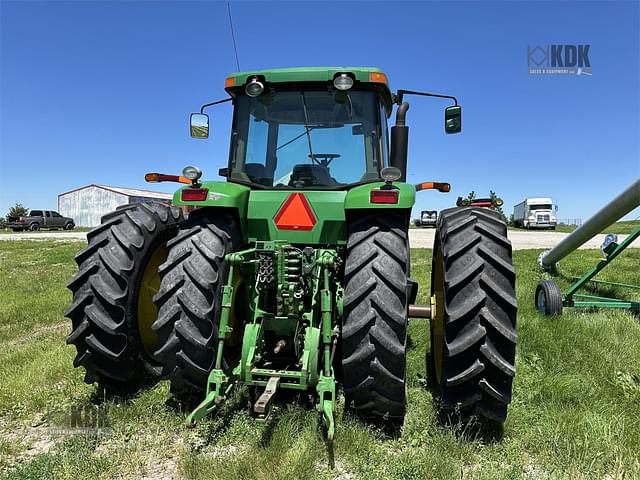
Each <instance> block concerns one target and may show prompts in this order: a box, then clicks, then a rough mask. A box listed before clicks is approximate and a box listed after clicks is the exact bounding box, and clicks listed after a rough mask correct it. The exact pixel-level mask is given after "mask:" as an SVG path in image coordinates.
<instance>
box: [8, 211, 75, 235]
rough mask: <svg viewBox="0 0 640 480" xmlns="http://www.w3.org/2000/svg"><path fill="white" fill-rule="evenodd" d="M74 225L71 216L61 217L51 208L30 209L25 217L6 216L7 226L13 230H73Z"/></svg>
mask: <svg viewBox="0 0 640 480" xmlns="http://www.w3.org/2000/svg"><path fill="white" fill-rule="evenodd" d="M75 226H76V224H75V222H74V221H73V218H69V217H63V216H62V215H60V214H59V213H58V212H54V211H53V210H31V212H29V215H27V216H26V217H7V227H9V228H11V229H12V230H13V231H14V232H20V231H22V230H31V231H36V230H40V229H41V228H50V229H59V228H63V229H65V230H73V229H74V228H75Z"/></svg>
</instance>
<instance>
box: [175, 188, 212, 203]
mask: <svg viewBox="0 0 640 480" xmlns="http://www.w3.org/2000/svg"><path fill="white" fill-rule="evenodd" d="M207 195H209V189H208V188H185V189H184V190H182V193H181V196H180V198H181V199H182V201H183V202H204V201H205V200H206V199H207Z"/></svg>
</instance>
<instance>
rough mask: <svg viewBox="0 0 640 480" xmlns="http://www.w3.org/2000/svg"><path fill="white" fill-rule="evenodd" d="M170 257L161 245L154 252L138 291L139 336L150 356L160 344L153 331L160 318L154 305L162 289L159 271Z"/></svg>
mask: <svg viewBox="0 0 640 480" xmlns="http://www.w3.org/2000/svg"><path fill="white" fill-rule="evenodd" d="M168 255H169V251H168V249H167V247H166V246H165V245H161V246H160V247H158V248H157V249H156V251H155V252H153V255H151V258H150V259H149V262H147V266H146V267H145V269H144V273H143V274H142V281H141V282H140V289H139V290H138V335H139V336H140V341H141V342H142V347H143V348H144V350H145V351H146V352H147V354H148V355H150V356H151V355H153V352H154V350H155V347H156V345H157V343H158V336H157V335H156V333H155V332H154V331H153V330H151V325H152V324H153V322H154V321H155V320H156V318H157V316H158V309H157V308H156V304H155V303H153V296H154V295H155V294H156V293H158V290H159V289H160V274H159V273H158V269H159V267H160V265H162V264H163V263H164V262H165V261H166V260H167V256H168Z"/></svg>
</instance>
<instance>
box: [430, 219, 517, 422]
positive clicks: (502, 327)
mask: <svg viewBox="0 0 640 480" xmlns="http://www.w3.org/2000/svg"><path fill="white" fill-rule="evenodd" d="M431 275H432V276H431V294H432V299H433V300H432V301H434V302H435V309H434V312H435V318H432V320H431V349H430V351H429V359H428V360H429V362H430V365H429V366H428V368H430V370H431V372H430V373H431V376H432V378H431V384H432V386H433V388H434V390H435V392H434V393H435V399H436V401H437V403H438V406H439V407H440V408H441V409H442V411H443V412H444V413H447V414H451V413H453V414H455V415H457V416H458V417H459V418H461V419H463V420H465V421H466V420H468V419H471V418H473V417H478V418H479V419H480V420H483V421H487V420H488V421H491V422H498V423H502V422H504V420H505V419H506V416H507V406H508V404H509V402H510V401H511V388H512V382H513V377H514V375H515V352H516V342H517V335H516V313H517V305H516V296H515V280H516V274H515V270H514V268H513V264H512V258H511V243H510V242H509V240H508V238H507V228H506V225H505V224H504V222H502V220H501V219H500V217H499V215H498V214H497V212H494V211H492V210H488V209H484V208H477V207H466V208H453V209H448V210H444V211H443V212H442V214H441V216H440V218H439V220H438V229H437V231H436V237H435V242H434V253H433V268H432V274H431Z"/></svg>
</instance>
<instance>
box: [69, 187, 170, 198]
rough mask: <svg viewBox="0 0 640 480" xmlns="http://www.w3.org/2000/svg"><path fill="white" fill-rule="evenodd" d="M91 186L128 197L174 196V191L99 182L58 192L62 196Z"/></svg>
mask: <svg viewBox="0 0 640 480" xmlns="http://www.w3.org/2000/svg"><path fill="white" fill-rule="evenodd" d="M89 187H97V188H102V189H104V190H109V191H111V192H115V193H120V194H122V195H126V196H128V197H144V198H159V199H162V200H171V199H172V198H173V193H164V192H154V191H152V190H141V189H139V188H123V187H112V186H110V185H98V184H97V183H92V184H90V185H85V186H83V187H79V188H74V189H73V190H69V191H68V192H63V193H60V194H58V196H59V197H60V196H62V195H66V194H67V193H72V192H77V191H78V190H84V189H85V188H89Z"/></svg>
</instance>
